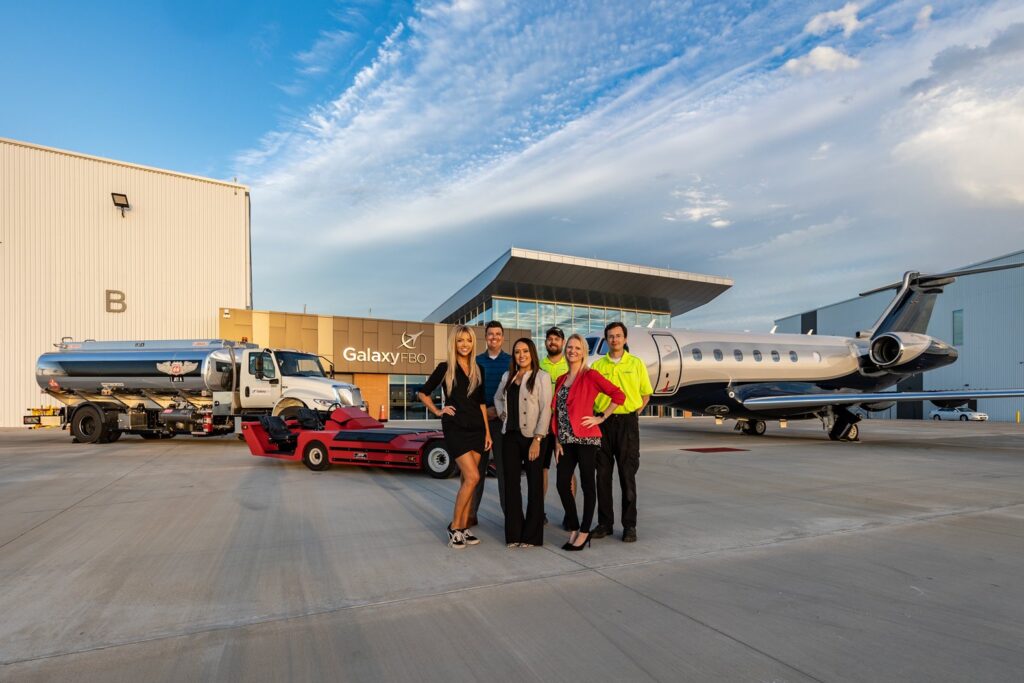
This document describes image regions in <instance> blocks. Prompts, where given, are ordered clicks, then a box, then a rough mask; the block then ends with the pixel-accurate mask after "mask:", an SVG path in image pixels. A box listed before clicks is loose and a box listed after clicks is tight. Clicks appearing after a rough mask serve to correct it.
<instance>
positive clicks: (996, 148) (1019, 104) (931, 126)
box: [893, 88, 1024, 232]
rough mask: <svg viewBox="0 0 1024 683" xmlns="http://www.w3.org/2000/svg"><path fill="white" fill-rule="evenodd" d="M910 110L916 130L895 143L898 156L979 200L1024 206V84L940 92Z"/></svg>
mask: <svg viewBox="0 0 1024 683" xmlns="http://www.w3.org/2000/svg"><path fill="white" fill-rule="evenodd" d="M906 114H907V115H908V116H913V117H914V121H915V123H916V126H917V130H916V132H914V133H912V135H911V137H909V139H907V140H905V141H903V142H901V143H900V144H899V145H897V146H896V148H895V149H894V151H893V154H894V156H895V158H896V159H897V160H899V161H901V162H903V163H904V164H906V165H910V166H916V167H918V168H919V169H920V170H921V171H922V172H925V173H929V174H934V175H935V176H937V181H938V182H939V183H942V184H948V185H949V186H951V187H952V188H954V189H955V190H958V191H960V192H962V193H964V194H965V195H967V196H968V197H970V198H972V199H974V200H977V201H980V202H1010V203H1015V204H1018V205H1024V164H1022V163H1021V153H1022V152H1024V88H1022V89H1018V90H1016V92H1012V93H999V94H989V93H984V92H979V91H977V90H974V89H969V88H962V89H957V90H954V91H951V92H942V93H937V94H935V95H934V96H932V97H929V98H917V99H916V100H915V102H914V107H913V111H907V112H906ZM1021 230H1022V232H1024V227H1022V228H1021Z"/></svg>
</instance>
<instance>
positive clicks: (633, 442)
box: [597, 413, 640, 529]
mask: <svg viewBox="0 0 1024 683" xmlns="http://www.w3.org/2000/svg"><path fill="white" fill-rule="evenodd" d="M616 464H618V466H619V487H620V488H621V489H622V528H624V529H629V528H631V527H636V473H637V471H638V470H639V469H640V419H639V418H638V417H637V414H636V413H629V414H626V415H614V414H613V415H611V416H610V417H609V418H608V419H607V420H605V422H604V424H602V425H601V450H600V451H598V454H597V523H598V524H599V525H601V526H603V527H607V528H609V529H611V528H612V527H614V526H615V504H614V502H613V501H612V470H613V469H614V468H615V465H616Z"/></svg>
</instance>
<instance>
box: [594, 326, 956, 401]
mask: <svg viewBox="0 0 1024 683" xmlns="http://www.w3.org/2000/svg"><path fill="white" fill-rule="evenodd" d="M589 341H591V342H592V344H591V348H592V351H594V352H595V353H593V354H592V356H591V362H592V361H593V360H596V358H597V357H599V356H600V355H603V354H604V353H605V352H606V351H607V349H606V348H604V345H603V342H602V340H600V339H597V338H593V339H591V340H589ZM931 341H932V342H933V343H932V344H931V345H930V346H929V347H928V348H927V350H926V351H925V352H924V353H922V354H920V355H919V356H917V357H916V358H915V359H914V361H913V362H912V363H907V364H905V365H900V366H898V367H894V368H886V369H883V368H879V367H877V365H876V364H875V363H874V362H873V361H872V359H871V357H870V353H869V350H870V347H869V340H868V339H859V338H855V337H835V336H826V335H802V334H749V333H735V332H705V331H697V330H678V329H645V328H632V329H630V330H629V335H628V338H627V343H628V345H629V351H630V353H632V354H633V355H635V356H638V357H640V358H641V359H642V360H643V361H644V363H645V365H646V366H647V371H648V374H649V375H650V378H651V386H652V387H653V388H654V394H653V396H652V399H651V402H652V403H654V404H655V405H658V404H660V405H666V406H671V407H674V408H681V409H684V410H691V411H698V412H702V413H705V414H708V415H715V416H720V417H729V418H739V419H746V418H750V419H765V418H775V419H779V418H786V419H802V418H812V417H816V416H818V415H819V414H820V413H821V411H822V410H823V409H824V407H825V406H827V405H828V401H827V399H826V397H825V395H827V394H834V393H835V392H842V393H858V392H878V391H882V390H885V389H888V388H889V387H892V386H893V385H895V384H896V383H897V382H899V381H900V380H901V379H904V378H906V377H907V376H909V375H912V374H916V373H918V372H922V371H926V370H930V369H932V368H937V367H941V366H943V365H948V364H950V363H952V362H954V361H955V360H956V357H957V354H956V350H955V349H953V348H952V347H950V346H948V345H946V344H944V343H942V342H940V341H938V340H931ZM817 393H821V394H823V400H822V405H821V406H812V407H800V408H779V409H770V410H764V409H761V410H757V411H752V410H750V409H748V408H747V407H745V406H744V405H743V401H744V400H746V399H749V398H755V397H758V396H785V395H798V394H799V395H803V394H817ZM866 407H867V408H868V409H872V408H874V409H880V408H881V407H882V406H880V405H878V404H873V405H868V406H866ZM886 407H887V406H886Z"/></svg>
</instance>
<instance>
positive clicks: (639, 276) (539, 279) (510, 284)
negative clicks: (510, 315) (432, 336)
mask: <svg viewBox="0 0 1024 683" xmlns="http://www.w3.org/2000/svg"><path fill="white" fill-rule="evenodd" d="M732 285H733V281H732V280H730V279H729V278H724V277H715V276H713V275H700V274H698V273H686V272H683V271H679V270H671V269H669V268H650V267H648V266H638V265H633V264H629V263H616V262H614V261H603V260H601V259H593V258H581V257H578V256H566V255H563V254H551V253H548V252H544V251H533V250H530V249H517V248H516V247H512V248H511V249H509V250H508V251H507V252H505V253H504V254H502V255H501V256H500V257H498V259H497V260H496V261H495V262H494V263H492V264H491V265H489V266H487V268H485V269H484V270H483V272H481V273H480V274H479V275H477V276H476V277H475V278H473V279H472V280H470V281H469V282H468V283H467V284H466V285H465V286H464V287H463V288H462V289H460V290H459V291H458V292H456V293H455V294H454V295H452V296H451V297H450V298H449V299H448V300H447V301H445V302H444V303H443V304H441V305H440V306H438V307H437V308H436V309H435V310H434V311H433V312H432V313H431V314H430V315H428V316H427V317H426V318H425V319H426V320H427V321H430V322H452V321H454V320H458V319H459V318H460V317H462V316H463V315H465V314H466V313H468V312H469V311H472V310H473V309H474V308H476V307H477V306H479V305H480V304H482V303H483V302H484V301H486V300H487V299H490V298H491V297H507V298H513V299H536V300H540V301H553V302H557V303H563V304H580V305H586V306H603V307H607V308H625V309H639V310H645V311H658V312H667V313H671V314H672V315H679V314H681V313H685V312H686V311H690V310H693V309H694V308H697V307H698V306H703V305H704V304H706V303H707V302H709V301H711V300H712V299H714V298H715V297H716V296H718V295H719V294H721V293H722V292H724V291H725V290H727V289H729V288H730V287H732Z"/></svg>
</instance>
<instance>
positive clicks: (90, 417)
mask: <svg viewBox="0 0 1024 683" xmlns="http://www.w3.org/2000/svg"><path fill="white" fill-rule="evenodd" d="M106 432H107V428H106V426H105V425H104V424H103V413H102V412H100V409H99V408H97V407H95V406H82V407H81V408H79V409H78V410H76V411H75V415H74V417H72V418H71V436H73V437H74V438H76V439H78V441H79V443H103V442H104V440H105V439H104V437H105V436H106Z"/></svg>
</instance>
